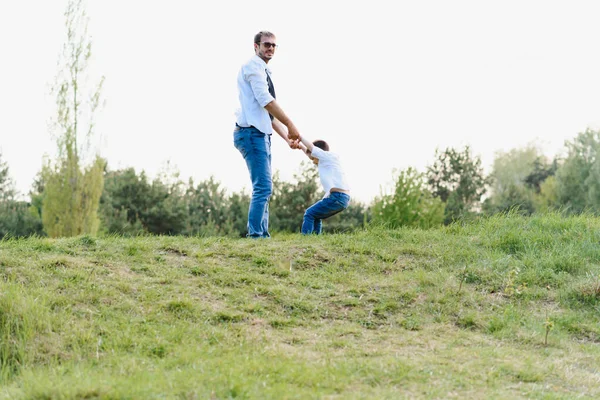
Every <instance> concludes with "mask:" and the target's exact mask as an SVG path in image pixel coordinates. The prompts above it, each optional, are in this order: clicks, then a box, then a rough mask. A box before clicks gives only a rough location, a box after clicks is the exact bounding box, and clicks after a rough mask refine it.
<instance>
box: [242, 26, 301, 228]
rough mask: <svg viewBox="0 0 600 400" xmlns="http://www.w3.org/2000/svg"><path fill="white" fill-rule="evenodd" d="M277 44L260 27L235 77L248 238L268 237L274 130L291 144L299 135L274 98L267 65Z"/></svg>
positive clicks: (293, 145)
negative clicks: (247, 188)
mask: <svg viewBox="0 0 600 400" xmlns="http://www.w3.org/2000/svg"><path fill="white" fill-rule="evenodd" d="M276 48H277V43H276V38H275V35H274V34H272V33H271V32H267V31H261V32H259V33H257V34H256V35H255V36H254V53H255V55H254V57H252V58H251V59H250V60H249V61H248V62H246V63H245V64H244V65H242V68H241V69H240V72H239V73H238V77H237V85H238V92H239V99H240V106H241V108H240V109H239V110H238V112H237V121H236V124H235V125H236V126H235V130H234V132H233V142H234V145H235V147H236V148H237V149H238V150H239V151H240V153H242V156H243V157H244V160H246V165H247V166H248V171H250V179H251V181H252V198H251V200H250V208H249V210H248V233H247V235H246V236H247V237H251V238H269V237H270V236H271V235H270V234H269V198H270V197H271V193H272V191H273V182H272V177H271V135H272V133H273V131H275V132H277V134H278V135H279V136H281V138H282V139H283V140H285V141H286V142H287V144H288V145H289V146H290V148H292V149H295V148H297V146H298V142H297V141H298V138H299V137H300V135H299V133H298V130H297V129H296V127H295V126H294V124H293V123H292V121H291V120H290V119H289V118H288V117H287V115H285V113H284V112H283V110H282V109H281V107H280V106H279V105H278V104H277V101H276V100H275V87H274V85H273V81H272V80H271V70H270V69H269V67H268V66H267V64H268V63H269V61H270V60H271V59H272V58H273V55H274V54H275V49H276Z"/></svg>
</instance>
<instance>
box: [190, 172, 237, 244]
mask: <svg viewBox="0 0 600 400" xmlns="http://www.w3.org/2000/svg"><path fill="white" fill-rule="evenodd" d="M184 203H185V208H186V211H187V223H186V228H185V230H184V233H185V234H187V235H206V236H218V235H227V234H231V233H232V232H233V230H234V228H233V226H231V219H228V204H227V203H228V202H227V195H226V191H225V189H224V188H221V183H220V182H217V181H216V180H215V178H214V177H213V176H211V177H210V178H209V179H208V180H206V181H204V182H200V183H199V184H198V185H196V186H194V182H193V180H191V179H190V182H189V184H188V188H187V190H186V192H185V195H184Z"/></svg>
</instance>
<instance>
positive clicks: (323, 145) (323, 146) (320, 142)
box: [313, 140, 329, 151]
mask: <svg viewBox="0 0 600 400" xmlns="http://www.w3.org/2000/svg"><path fill="white" fill-rule="evenodd" d="M313 146H315V147H318V148H320V149H321V150H324V151H329V145H328V144H327V142H326V141H324V140H315V141H314V142H313Z"/></svg>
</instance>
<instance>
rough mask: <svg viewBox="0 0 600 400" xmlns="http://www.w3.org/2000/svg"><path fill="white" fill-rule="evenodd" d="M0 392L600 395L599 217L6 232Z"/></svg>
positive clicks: (0, 261) (0, 284)
mask: <svg viewBox="0 0 600 400" xmlns="http://www.w3.org/2000/svg"><path fill="white" fill-rule="evenodd" d="M0 278H1V279H0V368H1V369H0V372H1V374H0V399H4V398H6V399H25V398H26V399H80V398H85V399H229V398H252V399H271V398H272V399H296V398H298V399H312V398H319V399H367V398H369V399H371V398H377V399H402V398H476V399H477V398H480V399H489V398H498V399H500V398H502V399H505V398H534V399H572V398H598V397H600V346H599V344H600V219H598V218H592V217H571V218H566V217H561V216H559V215H546V216H536V217H531V218H522V217H518V216H514V215H513V216H504V217H494V218H491V219H488V220H484V221H479V222H474V223H470V224H466V225H454V226H450V227H443V228H439V229H432V230H415V229H400V230H385V229H372V230H369V231H364V232H357V233H353V234H343V235H324V236H321V237H316V236H314V237H302V236H300V235H276V236H275V237H274V238H272V239H271V240H258V241H257V240H246V239H226V238H183V237H137V238H121V237H106V238H90V237H78V238H71V239H59V240H53V239H45V238H34V239H26V240H4V241H0Z"/></svg>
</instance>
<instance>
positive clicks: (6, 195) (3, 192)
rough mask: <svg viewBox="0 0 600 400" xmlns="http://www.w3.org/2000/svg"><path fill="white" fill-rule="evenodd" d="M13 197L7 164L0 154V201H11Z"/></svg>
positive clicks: (12, 186)
mask: <svg viewBox="0 0 600 400" xmlns="http://www.w3.org/2000/svg"><path fill="white" fill-rule="evenodd" d="M14 195H15V190H14V183H13V182H12V180H11V179H10V173H9V168H8V164H7V163H6V161H4V160H2V153H0V201H3V200H6V199H11V198H12V197H13V196H14Z"/></svg>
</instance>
